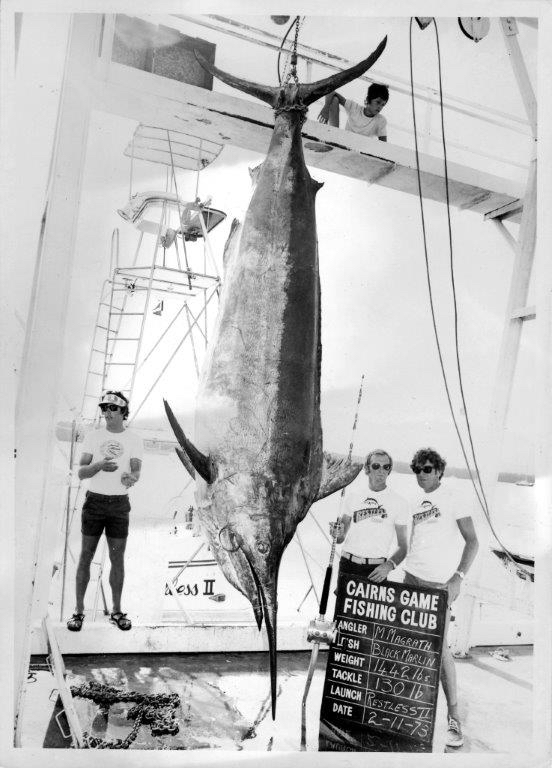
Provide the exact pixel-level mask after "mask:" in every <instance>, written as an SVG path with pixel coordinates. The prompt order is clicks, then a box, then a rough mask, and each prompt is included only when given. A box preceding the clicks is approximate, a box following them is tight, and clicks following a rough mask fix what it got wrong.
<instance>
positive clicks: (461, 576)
mask: <svg viewBox="0 0 552 768" xmlns="http://www.w3.org/2000/svg"><path fill="white" fill-rule="evenodd" d="M454 573H457V574H458V575H459V576H460V578H461V579H464V578H465V576H466V574H465V573H464V571H454Z"/></svg>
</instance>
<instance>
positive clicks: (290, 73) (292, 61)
mask: <svg viewBox="0 0 552 768" xmlns="http://www.w3.org/2000/svg"><path fill="white" fill-rule="evenodd" d="M304 18H305V17H304V16H303V18H301V17H300V16H297V18H296V20H295V37H294V38H293V47H292V50H291V56H290V57H289V61H288V64H289V69H288V65H286V70H287V72H286V73H285V77H284V85H286V84H287V83H289V81H290V80H291V79H292V78H293V80H294V81H295V83H299V79H298V77H297V43H298V41H299V29H300V28H301V26H302V24H303V21H304Z"/></svg>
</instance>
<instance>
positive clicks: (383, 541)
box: [330, 449, 408, 582]
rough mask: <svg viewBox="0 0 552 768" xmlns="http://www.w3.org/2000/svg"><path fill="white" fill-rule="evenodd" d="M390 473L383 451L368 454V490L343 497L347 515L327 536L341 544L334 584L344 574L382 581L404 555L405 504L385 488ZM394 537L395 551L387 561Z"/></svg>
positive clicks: (389, 464)
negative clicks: (332, 537)
mask: <svg viewBox="0 0 552 768" xmlns="http://www.w3.org/2000/svg"><path fill="white" fill-rule="evenodd" d="M392 469H393V460H392V458H391V456H390V455H389V454H388V453H387V452H386V451H382V450H380V449H376V450H374V451H371V452H370V453H369V454H368V456H367V457H366V461H365V463H364V471H365V473H366V475H367V476H368V488H367V489H364V490H363V491H361V492H356V493H355V491H354V489H353V488H352V489H351V492H350V493H349V495H348V496H346V497H345V499H346V502H345V503H346V507H347V513H346V514H344V515H343V517H342V518H341V520H340V521H339V522H337V523H330V533H331V534H332V535H334V534H335V536H336V542H337V543H338V544H343V550H342V552H341V559H340V561H339V572H338V576H337V578H338V581H339V577H340V575H341V573H342V572H344V571H346V572H347V573H348V574H352V575H358V576H363V577H366V576H368V577H369V579H370V580H371V581H375V582H381V581H384V580H385V579H387V578H388V577H389V574H390V573H391V571H393V570H394V569H395V568H396V567H397V566H398V565H399V563H401V562H402V560H403V559H404V557H405V555H406V530H407V523H408V503H407V502H406V501H405V499H403V498H402V496H399V494H398V493H395V491H393V490H391V488H388V487H387V479H388V477H389V474H390V473H391V470H392ZM395 537H396V541H397V548H396V549H395V550H394V551H393V553H392V555H391V557H388V555H389V551H390V549H391V547H392V546H393V540H394V538H395Z"/></svg>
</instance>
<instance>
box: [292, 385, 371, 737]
mask: <svg viewBox="0 0 552 768" xmlns="http://www.w3.org/2000/svg"><path fill="white" fill-rule="evenodd" d="M363 383H364V374H362V378H361V380H360V389H359V392H358V399H357V408H356V413H355V420H354V422H353V429H352V434H351V442H350V443H349V454H348V457H347V461H348V462H350V461H351V457H352V455H353V442H354V436H355V430H356V426H357V421H358V412H359V408H360V401H361V399H362V385H363ZM345 487H346V486H343V488H342V489H341V495H340V498H339V514H338V517H337V520H336V522H335V524H334V525H333V526H332V548H331V551H330V559H329V561H328V565H327V567H326V574H325V576H324V585H323V587H322V595H321V597H320V605H319V608H318V617H317V618H316V619H313V620H312V621H311V623H310V624H309V627H308V630H307V641H308V642H309V643H312V644H313V645H312V652H311V658H310V662H309V668H308V670H307V679H306V682H305V690H304V692H303V699H302V701H301V751H302V752H305V751H306V749H307V698H308V695H309V690H310V686H311V682H312V678H313V675H314V669H315V667H316V661H317V659H318V651H319V648H320V643H327V644H328V646H330V645H331V644H332V643H334V642H335V639H336V636H337V630H336V623H335V621H328V620H327V619H326V609H327V606H328V596H329V594H330V584H331V581H332V573H333V561H334V557H335V547H336V543H337V528H338V526H339V524H340V523H341V507H342V504H343V498H344V496H345ZM307 594H308V593H307ZM305 597H306V595H305Z"/></svg>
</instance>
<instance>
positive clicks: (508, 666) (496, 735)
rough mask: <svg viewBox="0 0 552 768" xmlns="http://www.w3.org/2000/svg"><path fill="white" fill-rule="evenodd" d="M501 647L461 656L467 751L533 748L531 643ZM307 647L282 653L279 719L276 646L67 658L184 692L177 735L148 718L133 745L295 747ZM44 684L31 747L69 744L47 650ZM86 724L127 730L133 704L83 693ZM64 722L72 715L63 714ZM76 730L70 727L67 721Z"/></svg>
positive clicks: (311, 719)
mask: <svg viewBox="0 0 552 768" xmlns="http://www.w3.org/2000/svg"><path fill="white" fill-rule="evenodd" d="M493 650H494V648H493V647H489V646H487V647H477V648H473V649H472V650H471V651H470V656H469V658H467V659H461V660H458V661H457V664H456V668H457V675H458V691H459V708H460V713H461V716H462V720H463V724H464V735H465V743H464V746H463V747H461V748H460V749H456V750H452V749H451V750H450V751H455V752H462V753H494V754H510V755H515V754H518V753H519V754H524V755H526V756H528V755H529V753H530V751H531V744H532V714H533V702H532V698H533V697H532V691H533V686H532V666H533V663H532V662H533V654H532V646H515V647H514V646H512V647H507V648H506V649H505V650H507V652H508V655H509V656H510V660H509V661H502V660H500V659H499V658H497V657H495V656H492V655H491V652H492V651H493ZM309 659H310V653H308V652H291V653H290V652H282V653H280V654H279V671H278V703H277V712H276V720H275V721H272V718H271V714H270V694H269V673H268V654H266V653H226V654H225V653H215V654H205V653H202V654H185V653H180V654H148V655H145V654H110V655H106V654H98V655H87V656H82V655H73V656H65V657H64V662H65V666H66V670H67V682H68V684H70V685H79V684H81V683H84V682H86V681H92V680H95V681H97V682H101V683H105V684H108V685H112V686H116V687H118V688H121V689H124V690H132V691H139V692H142V693H148V694H152V693H178V694H179V696H180V698H181V708H180V710H179V713H178V724H179V732H178V734H177V735H166V736H152V735H151V732H150V729H149V727H148V726H142V727H141V728H140V730H139V732H138V737H137V739H136V741H135V742H134V743H133V744H132V745H131V747H130V749H134V750H135V749H141V750H159V749H171V750H172V749H186V750H212V749H213V750H220V751H221V753H222V754H221V760H224V759H226V760H228V755H227V756H226V758H224V752H226V754H227V752H228V751H244V750H246V751H255V750H256V751H260V752H266V751H271V752H289V751H291V752H294V751H299V748H300V723H301V699H302V696H303V691H304V686H305V679H306V673H307V669H308V665H309ZM326 659H327V652H326V651H321V652H320V654H319V657H318V663H317V667H316V670H315V674H314V677H313V682H312V685H311V689H310V694H309V698H308V705H307V751H310V752H313V751H317V749H318V724H319V712H320V703H321V696H322V687H323V682H324V672H325V667H326ZM31 670H33V674H34V678H35V679H36V681H35V682H33V683H32V684H29V685H28V688H27V700H26V706H25V715H24V721H23V732H22V746H23V747H32V748H41V747H49V748H68V747H69V746H70V739H68V738H63V736H62V734H61V732H60V729H59V727H58V725H57V723H56V720H55V717H56V715H58V713H59V712H60V710H61V703H60V701H59V699H58V700H57V701H56V698H55V696H52V697H51V700H49V698H48V697H49V695H50V693H51V690H52V689H53V688H54V687H55V681H54V678H53V677H52V676H51V674H50V673H49V672H48V671H47V669H46V667H45V664H44V657H39V656H34V657H32V661H31ZM74 702H75V706H76V709H77V713H78V716H79V720H80V722H81V726H82V728H83V730H85V731H88V732H91V733H92V734H93V735H96V736H100V737H102V738H107V739H113V738H124V737H125V736H126V735H127V734H128V732H129V730H130V727H131V725H130V721H128V720H127V719H126V711H127V708H128V707H129V706H131V705H126V704H115V705H113V706H112V707H111V710H110V712H109V716H108V718H107V719H106V718H105V717H103V716H102V715H101V714H100V713H99V708H98V706H97V705H95V704H94V703H92V702H89V701H87V700H84V699H80V698H74ZM60 720H61V722H62V724H63V722H64V716H61V718H60ZM64 728H65V729H66V731H67V732H68V727H67V725H66V724H64ZM445 730H446V709H445V702H444V696H443V695H442V692H441V693H440V695H439V702H438V708H437V717H436V724H435V736H434V743H433V751H434V752H443V751H446V748H445V744H444V737H445Z"/></svg>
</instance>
